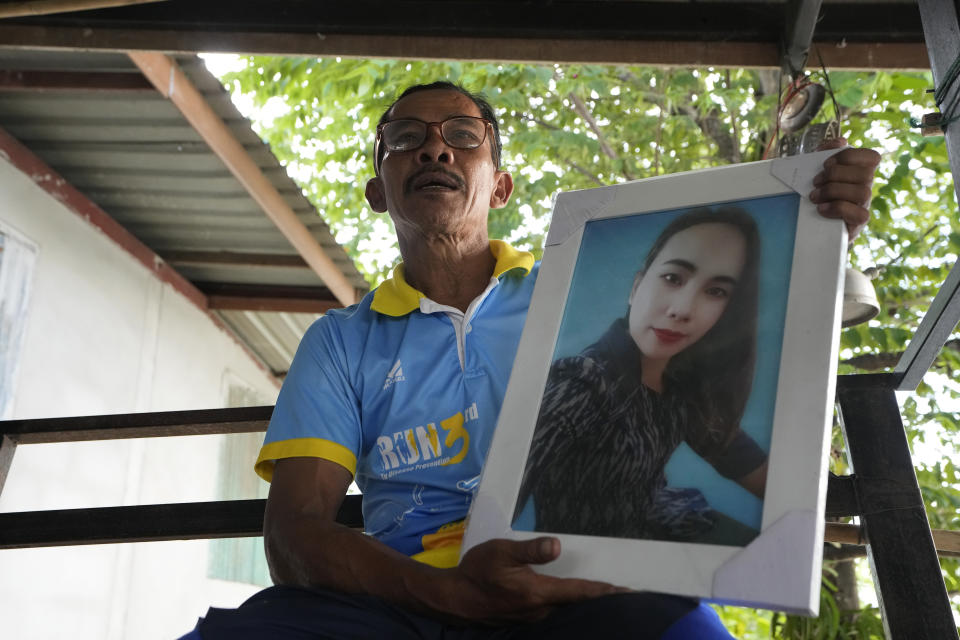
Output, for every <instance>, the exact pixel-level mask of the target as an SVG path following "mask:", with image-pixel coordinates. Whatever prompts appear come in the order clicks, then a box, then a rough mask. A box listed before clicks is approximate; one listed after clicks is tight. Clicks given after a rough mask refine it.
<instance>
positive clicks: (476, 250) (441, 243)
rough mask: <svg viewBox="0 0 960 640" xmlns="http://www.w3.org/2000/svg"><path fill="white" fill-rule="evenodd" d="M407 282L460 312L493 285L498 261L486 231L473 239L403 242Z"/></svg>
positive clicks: (418, 238) (444, 238)
mask: <svg viewBox="0 0 960 640" xmlns="http://www.w3.org/2000/svg"><path fill="white" fill-rule="evenodd" d="M400 254H401V255H402V256H403V274H404V278H405V279H406V281H407V283H408V284H409V285H410V286H412V287H413V288H415V289H417V290H418V291H420V292H421V293H423V294H424V295H425V296H427V297H428V298H430V299H431V300H433V301H434V302H437V303H439V304H444V305H447V306H450V307H454V308H456V309H460V311H466V310H467V307H468V306H469V305H470V303H471V302H472V301H473V299H474V298H476V297H477V296H478V295H480V294H481V293H483V291H484V290H485V289H486V288H487V285H489V284H490V278H491V276H493V270H494V267H495V266H496V262H497V261H496V259H495V258H494V257H493V254H491V253H490V240H489V239H488V237H487V234H486V229H484V230H483V233H481V234H478V235H476V236H472V237H469V238H458V237H453V236H434V237H429V238H425V237H419V236H418V237H417V238H414V239H409V238H407V239H403V238H401V240H400Z"/></svg>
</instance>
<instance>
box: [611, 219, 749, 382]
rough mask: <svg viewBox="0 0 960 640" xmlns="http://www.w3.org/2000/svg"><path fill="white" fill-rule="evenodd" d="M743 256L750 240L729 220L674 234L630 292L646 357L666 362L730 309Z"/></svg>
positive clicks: (636, 335) (634, 330)
mask: <svg viewBox="0 0 960 640" xmlns="http://www.w3.org/2000/svg"><path fill="white" fill-rule="evenodd" d="M745 260H746V241H745V240H744V238H743V235H742V234H741V233H740V231H738V230H737V229H736V227H733V226H731V225H729V224H724V223H705V224H698V225H695V226H693V227H688V228H686V229H684V230H683V231H680V232H678V233H676V234H674V235H673V236H671V237H670V239H669V240H667V242H666V244H664V245H663V248H662V249H661V250H660V253H659V254H658V255H657V256H656V258H655V259H654V261H653V263H652V264H651V265H650V267H649V268H648V269H647V272H646V273H644V274H643V275H642V277H640V279H639V281H637V282H636V283H634V288H633V293H632V295H631V296H630V314H629V325H630V335H631V336H632V337H633V340H634V342H636V344H637V346H638V347H639V348H640V351H641V353H643V356H644V358H645V359H646V360H655V361H661V364H664V365H665V363H666V361H667V360H669V359H670V358H671V357H673V356H675V355H677V354H678V353H680V352H681V351H683V350H684V349H686V348H687V347H689V346H691V345H692V344H694V343H695V342H696V341H697V340H699V339H700V338H702V337H703V336H704V334H706V333H707V331H709V330H710V329H711V328H712V327H713V325H714V324H716V322H717V320H719V319H720V316H721V315H722V314H723V311H724V309H726V307H727V303H728V302H729V300H730V296H731V295H732V294H733V291H734V289H735V288H736V286H737V282H738V280H739V278H740V274H741V273H742V271H743V266H744V262H745Z"/></svg>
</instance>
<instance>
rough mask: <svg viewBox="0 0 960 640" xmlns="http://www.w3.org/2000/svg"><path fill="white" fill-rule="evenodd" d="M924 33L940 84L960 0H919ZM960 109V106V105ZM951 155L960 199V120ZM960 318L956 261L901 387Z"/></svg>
mask: <svg viewBox="0 0 960 640" xmlns="http://www.w3.org/2000/svg"><path fill="white" fill-rule="evenodd" d="M919 5H920V18H921V20H922V22H923V36H924V39H925V40H926V41H927V52H928V53H929V54H930V69H931V71H933V83H934V86H935V87H937V88H939V87H940V86H941V84H942V83H943V82H944V75H945V73H946V71H947V69H948V68H949V67H950V65H951V64H952V63H953V61H954V60H956V59H957V56H958V55H960V23H958V18H957V16H958V14H960V11H958V9H957V2H956V0H954V1H951V0H919ZM958 101H960V79H957V80H956V81H954V83H953V86H952V87H951V88H950V90H949V91H948V93H947V95H946V98H945V100H944V103H943V104H944V105H950V104H956V103H957V102H958ZM957 109H958V110H960V106H958V107H957ZM944 137H945V138H946V145H947V155H948V157H949V159H950V169H951V171H952V172H953V177H954V180H953V184H954V189H955V190H956V194H957V196H958V200H960V120H957V121H956V122H953V123H951V124H948V125H947V126H946V128H945V129H944ZM958 321H960V266H958V265H954V267H953V269H952V270H951V272H950V274H949V275H948V276H947V279H946V281H945V282H944V283H943V286H941V287H940V291H939V292H938V293H937V296H936V298H934V300H933V303H931V305H930V310H929V311H928V312H927V314H926V315H925V316H924V317H923V322H921V323H920V327H919V328H918V329H917V332H916V334H914V336H913V339H912V340H911V341H910V344H909V345H908V346H907V350H906V351H905V352H904V354H903V356H902V357H901V358H900V362H898V363H897V366H896V369H895V371H896V372H897V373H898V374H900V375H901V376H902V379H901V382H900V385H899V386H898V387H897V388H898V389H900V390H912V389H916V388H917V385H918V384H919V383H920V379H921V378H922V377H923V374H925V373H926V372H927V369H929V368H930V366H931V365H932V364H933V361H934V359H935V358H936V357H937V355H938V354H939V353H940V350H941V349H942V348H943V343H944V342H946V341H947V338H949V337H950V334H951V333H952V332H953V330H954V328H955V327H956V326H957V322H958Z"/></svg>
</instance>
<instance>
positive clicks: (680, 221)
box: [641, 206, 760, 460]
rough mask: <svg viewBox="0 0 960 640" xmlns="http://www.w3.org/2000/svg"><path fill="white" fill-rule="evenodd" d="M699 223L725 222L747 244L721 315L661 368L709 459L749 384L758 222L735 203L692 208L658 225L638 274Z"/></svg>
mask: <svg viewBox="0 0 960 640" xmlns="http://www.w3.org/2000/svg"><path fill="white" fill-rule="evenodd" d="M701 224H726V225H730V226H731V227H734V228H735V229H736V230H737V231H739V232H740V234H741V235H742V236H743V239H744V241H745V245H746V250H745V259H744V265H743V272H742V273H741V274H740V278H739V279H738V281H737V284H736V286H735V287H734V289H733V293H732V295H731V296H730V300H729V302H728V303H727V306H726V308H725V309H724V311H723V314H722V315H721V316H720V318H719V319H718V320H717V322H716V324H714V325H713V327H712V328H711V329H710V330H709V331H708V332H707V333H706V334H705V335H704V336H703V337H702V338H700V340H698V341H697V342H696V343H694V344H693V345H691V346H690V347H688V348H687V349H684V350H683V351H681V352H680V353H678V354H677V355H675V356H673V357H672V358H671V359H670V362H669V363H667V368H666V370H665V371H664V379H665V382H666V384H667V386H668V387H669V388H670V389H671V390H673V391H674V392H676V393H680V394H682V396H683V397H684V398H685V399H686V400H687V405H688V406H689V407H691V412H690V416H689V419H690V429H691V435H692V438H690V441H691V444H692V445H694V448H695V449H696V450H697V453H699V454H700V455H702V456H704V457H705V458H707V459H708V460H709V459H710V458H711V457H712V454H719V453H720V452H721V451H722V450H723V448H724V447H726V445H727V444H728V443H729V441H730V439H731V438H732V437H733V435H734V433H735V432H736V430H737V428H738V427H739V425H740V419H741V418H742V417H743V411H744V409H745V408H746V404H747V399H748V398H749V397H750V388H751V386H752V384H753V367H754V362H755V360H756V351H757V297H758V290H759V273H758V271H759V262H760V234H759V233H758V231H757V223H756V222H755V221H754V220H753V218H752V217H751V216H750V214H748V213H747V212H746V211H744V210H743V209H741V208H739V207H734V206H719V207H701V208H698V209H693V210H691V211H689V212H687V213H684V214H683V215H681V216H679V217H677V218H675V219H674V220H673V221H672V222H671V223H670V224H669V225H668V226H667V228H666V229H664V230H663V233H661V234H660V237H658V238H657V240H656V241H655V242H654V243H653V246H652V247H651V248H650V252H649V253H648V254H647V258H646V260H645V262H644V264H643V269H642V270H641V273H642V274H646V272H647V271H648V270H649V269H650V266H651V265H652V264H653V261H654V260H656V258H657V255H658V254H659V253H660V251H661V250H662V249H663V247H664V245H666V243H667V241H668V240H670V238H671V237H673V236H674V235H676V234H677V233H679V232H681V231H683V230H685V229H689V228H690V227H695V226H697V225H701Z"/></svg>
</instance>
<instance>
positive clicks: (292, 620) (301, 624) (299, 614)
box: [187, 586, 732, 640]
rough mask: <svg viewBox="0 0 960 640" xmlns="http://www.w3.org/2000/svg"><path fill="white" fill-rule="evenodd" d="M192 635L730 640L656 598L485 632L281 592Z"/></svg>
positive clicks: (395, 610) (217, 616)
mask: <svg viewBox="0 0 960 640" xmlns="http://www.w3.org/2000/svg"><path fill="white" fill-rule="evenodd" d="M197 631H199V635H200V637H201V638H202V640H227V639H229V640H253V639H254V638H255V639H257V640H262V639H264V638H269V639H270V640H308V639H309V640H318V639H320V638H331V639H336V640H347V639H356V640H365V639H367V638H369V639H371V640H372V639H377V640H380V639H383V638H389V639H391V640H427V639H429V640H522V639H527V638H556V639H560V640H563V639H565V638H570V639H574V638H576V639H578V640H579V639H581V638H605V639H611V640H615V639H618V638H623V639H627V638H629V639H630V640H681V639H683V640H689V639H696V640H731V639H732V636H731V635H730V634H729V633H727V631H726V630H725V629H724V628H723V625H721V624H720V620H719V618H718V617H717V615H716V613H714V612H713V610H712V609H710V608H708V607H706V606H704V605H701V604H699V603H698V602H697V601H696V600H691V599H689V598H681V597H677V596H668V595H662V594H656V593H624V594H614V595H609V596H604V597H602V598H597V599H595V600H587V601H584V602H578V603H574V604H569V605H563V606H559V607H557V608H556V609H555V610H554V611H553V612H552V613H551V614H550V615H549V616H548V617H546V618H545V619H543V620H540V621H538V622H533V623H527V624H521V625H514V626H508V627H488V626H476V625H475V626H461V625H457V624H450V623H446V622H442V621H439V620H436V619H434V618H431V617H428V616H423V615H420V614H416V613H411V612H409V611H407V610H405V609H403V608H401V607H398V606H396V605H393V604H390V603H388V602H384V601H383V600H380V599H379V598H375V597H373V596H365V595H352V594H344V593H338V592H335V591H329V590H323V589H302V588H297V587H284V586H275V587H270V588H268V589H264V590H263V591H261V592H259V593H257V594H255V595H254V596H253V597H251V598H250V599H249V600H247V601H246V602H244V603H243V604H242V605H240V607H239V608H237V609H214V608H211V609H210V610H209V611H208V612H207V615H206V616H205V617H204V618H202V619H201V620H200V622H199V624H198V626H197ZM187 637H190V636H187Z"/></svg>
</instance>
